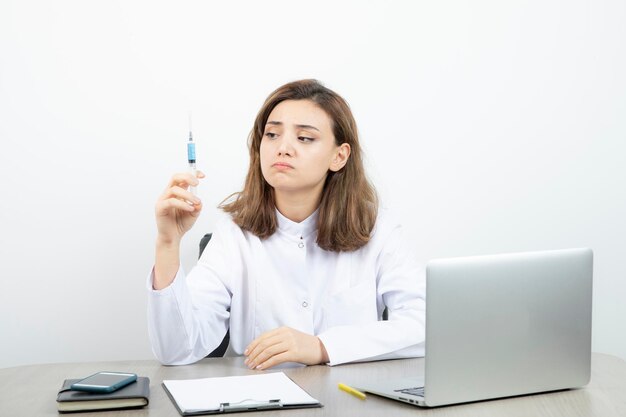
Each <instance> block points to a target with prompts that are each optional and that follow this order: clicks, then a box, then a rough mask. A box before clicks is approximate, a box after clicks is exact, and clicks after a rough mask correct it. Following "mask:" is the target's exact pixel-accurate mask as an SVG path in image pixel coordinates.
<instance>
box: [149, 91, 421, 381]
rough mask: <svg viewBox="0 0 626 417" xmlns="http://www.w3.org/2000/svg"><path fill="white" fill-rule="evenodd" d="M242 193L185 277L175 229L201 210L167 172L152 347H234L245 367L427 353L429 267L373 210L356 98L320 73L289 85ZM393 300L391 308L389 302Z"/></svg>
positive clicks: (165, 355)
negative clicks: (324, 81) (226, 341)
mask: <svg viewBox="0 0 626 417" xmlns="http://www.w3.org/2000/svg"><path fill="white" fill-rule="evenodd" d="M249 149H250V167H249V171H248V175H247V177H246V182H245V186H244V189H243V191H242V192H240V193H236V194H234V195H233V196H231V197H230V198H227V199H226V200H225V202H223V203H222V205H221V206H220V207H221V208H222V209H223V210H224V211H225V212H226V213H228V216H224V218H223V219H222V220H220V221H219V222H218V223H217V225H216V229H215V231H214V233H213V237H212V239H211V241H210V242H209V244H208V245H207V247H206V249H205V251H204V252H203V254H202V256H201V257H200V260H199V261H198V264H197V265H196V267H194V268H193V269H192V270H191V272H190V273H189V274H188V275H185V273H184V271H183V269H182V267H181V266H180V258H179V247H180V241H181V239H182V237H183V235H184V234H185V232H187V231H188V230H189V229H190V228H191V227H192V226H193V224H194V223H195V221H196V220H197V218H198V216H199V215H200V212H201V211H202V203H201V201H200V200H199V199H198V198H197V197H196V196H194V195H193V194H191V193H190V192H189V191H188V188H189V186H194V185H197V184H198V183H199V179H201V178H204V174H202V173H198V174H197V178H194V177H193V176H192V175H191V174H189V173H180V174H176V175H174V176H173V177H172V179H171V181H170V183H169V184H168V187H167V188H166V190H165V192H164V193H163V194H162V195H161V197H160V198H159V200H158V201H157V204H156V218H157V227H158V237H157V243H156V262H155V266H154V269H153V271H152V274H151V275H150V277H149V293H150V294H149V302H148V320H149V333H150V339H151V342H152V347H153V350H154V353H155V355H156V356H157V358H158V359H159V360H160V361H161V362H163V363H165V364H188V363H192V362H195V361H198V360H200V359H202V358H204V357H205V356H206V355H207V354H208V353H210V352H211V351H212V350H213V349H215V348H216V347H217V346H218V345H219V344H220V342H221V341H222V339H223V337H224V335H225V334H226V331H227V330H228V329H229V328H230V345H229V347H228V351H227V352H226V355H245V356H246V360H245V363H246V365H247V366H249V367H250V368H254V369H267V368H269V367H272V366H275V365H278V364H281V363H284V362H300V363H303V364H307V365H313V364H320V363H328V364H330V365H336V364H340V363H346V362H353V361H364V360H378V359H389V358H403V357H414V356H423V354H424V344H423V342H424V324H425V322H424V312H425V299H424V297H425V283H424V277H423V270H422V268H421V267H420V266H419V265H418V263H417V262H415V260H414V259H413V257H412V256H411V254H410V253H409V251H408V250H407V249H406V245H404V244H403V241H402V237H401V229H400V227H399V225H398V224H397V223H396V222H394V221H393V219H391V218H389V215H388V214H386V213H385V212H384V210H381V211H380V212H379V210H378V201H377V198H376V193H375V191H374V189H373V188H372V186H371V185H370V184H369V182H368V181H367V179H366V177H365V173H364V169H363V162H362V156H361V148H360V145H359V141H358V135H357V128H356V123H355V121H354V118H353V116H352V113H351V111H350V108H349V107H348V104H347V103H346V102H345V100H343V99H342V98H341V97H340V96H339V95H337V94H336V93H335V92H333V91H331V90H329V89H328V88H326V87H324V86H323V85H321V84H320V83H319V82H317V81H315V80H302V81H297V82H292V83H289V84H286V85H284V86H282V87H280V88H278V89H277V90H276V91H274V92H273V93H272V94H271V95H270V96H269V97H268V98H267V100H266V101H265V103H264V105H263V107H262V108H261V110H260V111H259V113H258V115H257V117H256V120H255V123H254V127H253V129H252V132H251V134H250V138H249ZM385 307H387V310H388V315H389V317H388V320H386V321H383V320H381V318H382V313H383V310H384V309H385Z"/></svg>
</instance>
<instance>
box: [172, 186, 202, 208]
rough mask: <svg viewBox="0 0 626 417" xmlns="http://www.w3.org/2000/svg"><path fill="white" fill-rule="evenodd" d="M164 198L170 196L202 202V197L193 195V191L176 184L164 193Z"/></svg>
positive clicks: (192, 201) (197, 202) (195, 202)
mask: <svg viewBox="0 0 626 417" xmlns="http://www.w3.org/2000/svg"><path fill="white" fill-rule="evenodd" d="M163 197H164V198H166V199H168V198H172V197H174V198H179V199H181V200H184V201H189V202H191V203H194V204H200V199H199V198H198V197H197V196H195V195H193V194H192V193H191V192H189V191H187V190H185V189H183V188H181V187H179V186H177V185H175V186H173V187H170V188H169V189H168V190H167V191H166V192H165V194H164V196H163Z"/></svg>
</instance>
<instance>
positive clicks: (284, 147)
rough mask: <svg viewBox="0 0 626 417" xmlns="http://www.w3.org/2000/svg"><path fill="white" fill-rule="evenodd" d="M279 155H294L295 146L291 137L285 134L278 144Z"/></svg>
mask: <svg viewBox="0 0 626 417" xmlns="http://www.w3.org/2000/svg"><path fill="white" fill-rule="evenodd" d="M278 155H281V156H284V155H289V156H293V146H292V143H291V139H290V138H289V137H286V136H283V137H282V138H281V139H280V142H279V144H278Z"/></svg>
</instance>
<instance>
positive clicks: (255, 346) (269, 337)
mask: <svg viewBox="0 0 626 417" xmlns="http://www.w3.org/2000/svg"><path fill="white" fill-rule="evenodd" d="M274 332H275V330H273V331H271V332H267V333H264V334H262V335H261V336H259V337H258V338H257V339H255V340H254V341H253V342H252V343H251V344H250V346H248V349H246V351H247V352H248V353H247V354H246V355H247V356H248V358H247V359H246V360H245V361H244V363H245V364H246V365H248V366H250V367H252V364H253V363H256V364H258V363H259V362H258V361H257V357H258V356H259V355H260V354H262V353H263V352H264V351H265V350H266V349H268V348H270V347H271V346H274V345H278V344H280V343H281V341H282V340H283V338H282V337H280V335H279V334H276V333H274Z"/></svg>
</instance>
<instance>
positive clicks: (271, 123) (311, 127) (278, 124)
mask: <svg viewBox="0 0 626 417" xmlns="http://www.w3.org/2000/svg"><path fill="white" fill-rule="evenodd" d="M267 124H268V125H274V126H282V125H283V122H277V121H275V120H269V121H268V122H267ZM296 127H298V128H300V129H314V130H317V131H318V132H319V131H320V130H319V129H318V128H316V127H315V126H311V125H296Z"/></svg>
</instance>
